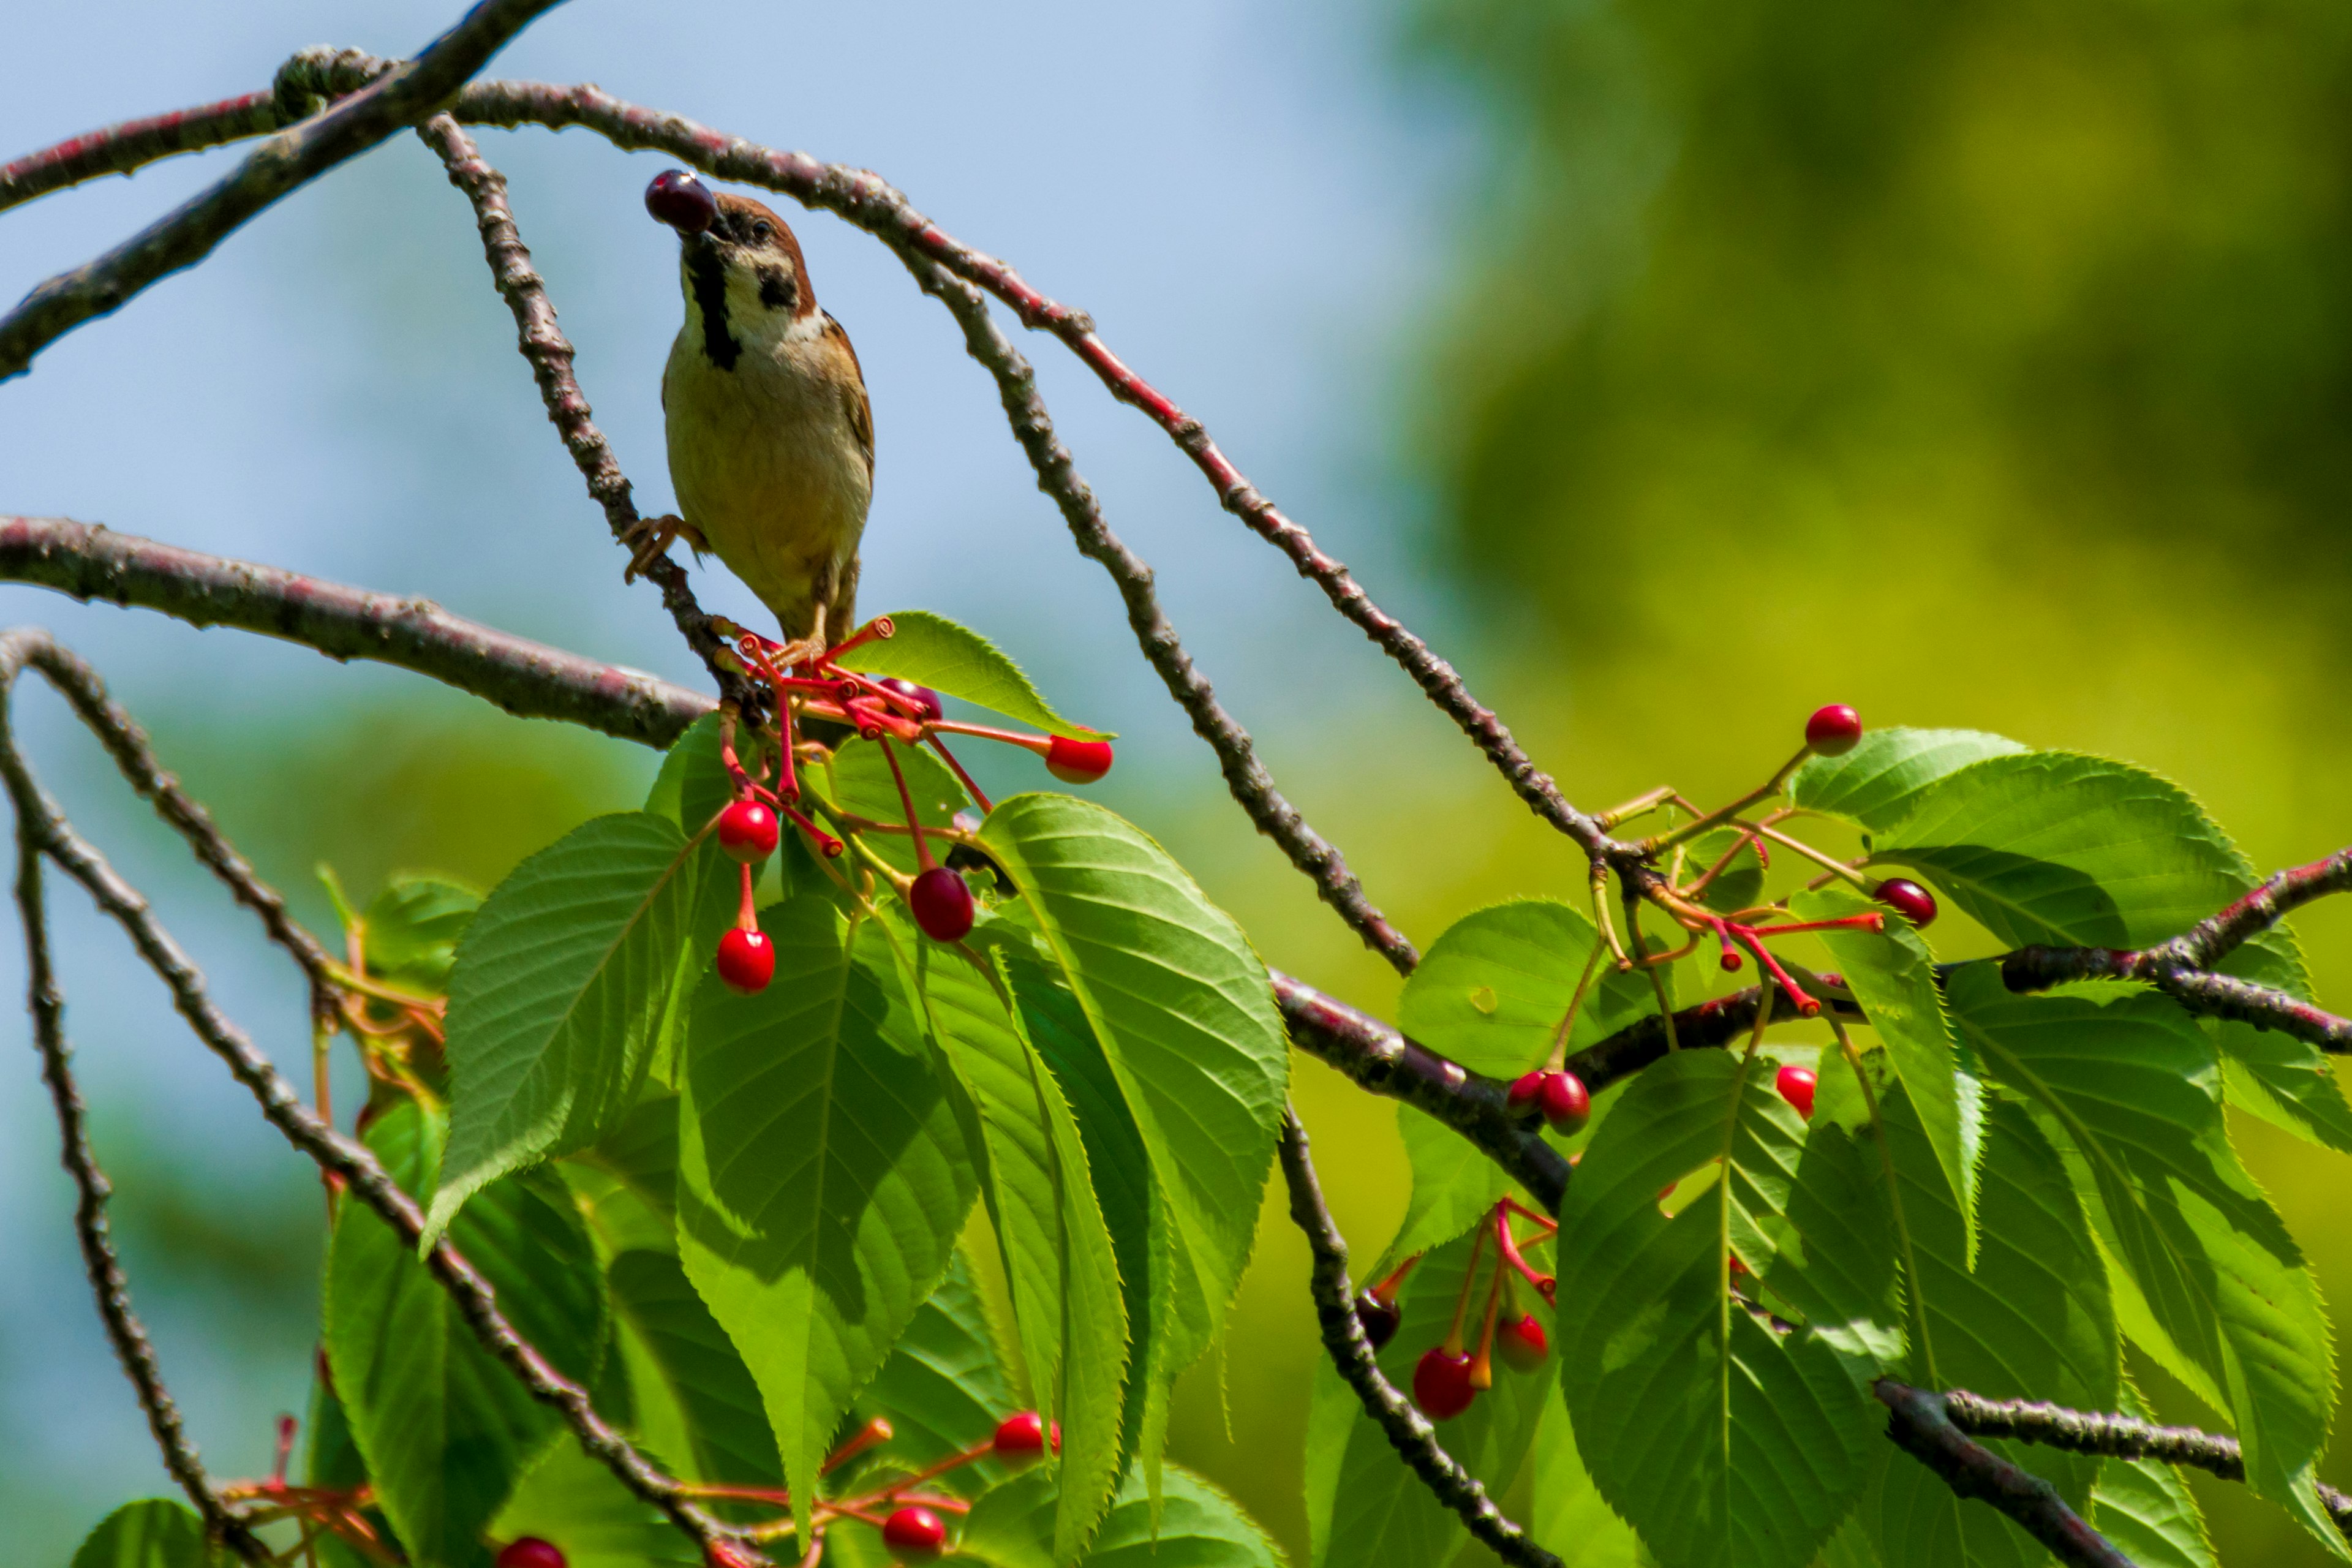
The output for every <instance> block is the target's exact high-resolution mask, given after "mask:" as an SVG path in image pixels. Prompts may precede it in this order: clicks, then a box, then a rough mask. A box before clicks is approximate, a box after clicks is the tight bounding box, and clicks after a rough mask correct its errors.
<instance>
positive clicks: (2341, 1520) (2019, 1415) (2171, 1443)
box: [1943, 1388, 2352, 1537]
mask: <svg viewBox="0 0 2352 1568" xmlns="http://www.w3.org/2000/svg"><path fill="white" fill-rule="evenodd" d="M1943 1398H1944V1413H1945V1415H1948V1416H1949V1417H1950V1419H1951V1423H1952V1425H1953V1426H1957V1427H1958V1428H1959V1429H1960V1430H1961V1431H1963V1432H1966V1433H1968V1434H1969V1436H1976V1437H2014V1438H2016V1439H2017V1440H2018V1441H2020V1442H2022V1443H2040V1444H2042V1446H2044V1447H2052V1448H2063V1449H2065V1450H2066V1451H2067V1452H2069V1453H2074V1454H2100V1455H2105V1457H2107V1458H2116V1459H2160V1460H2162V1461H2163V1462H2164V1463H2166V1464H2168V1465H2191V1466H2194V1467H2195V1468H2198V1469H2200V1470H2204V1471H2207V1472H2209V1473H2210V1474H2212V1475H2216V1476H2219V1477H2221V1479H2223V1480H2225V1481H2242V1480H2244V1479H2246V1461H2245V1457H2244V1455H2243V1454H2242V1451H2241V1450H2240V1449H2239V1447H2238V1440H2237V1439H2236V1438H2235V1437H2224V1436H2216V1435H2215V1434H2213V1433H2210V1432H2200V1431H2199V1430H2198V1429H2197V1428H2196V1427H2194V1426H2157V1425H2156V1424H2155V1423H2153V1422H2149V1421H2142V1420H2140V1419H2138V1418H2137V1416H2131V1415H2101V1414H2094V1413H2091V1412H2087V1411H2082V1410H2068V1409H2066V1408H2064V1407H2063V1406H2062V1405H2045V1404H2042V1403H2041V1402H2040V1401H2038V1400H2027V1399H1987V1398H1985V1397H1984V1396H1983V1395H1981V1394H1970V1393H1969V1392H1968V1390H1966V1389H1963V1388H1956V1389H1953V1390H1952V1391H1951V1392H1949V1393H1948V1394H1945V1395H1944V1396H1943ZM2318 1491H2319V1500H2320V1502H2321V1504H2322V1505H2323V1506H2325V1507H2326V1510H2327V1517H2328V1518H2329V1519H2330V1520H2332V1521H2334V1522H2335V1525H2336V1529H2337V1530H2339V1531H2343V1532H2344V1533H2345V1535H2346V1536H2347V1537H2352V1497H2347V1496H2345V1494H2344V1493H2342V1492H2340V1491H2337V1490H2336V1489H2335V1488H2334V1487H2330V1486H2321V1487H2319V1489H2318Z"/></svg>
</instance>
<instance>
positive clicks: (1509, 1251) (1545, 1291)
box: [1495, 1210, 1559, 1306]
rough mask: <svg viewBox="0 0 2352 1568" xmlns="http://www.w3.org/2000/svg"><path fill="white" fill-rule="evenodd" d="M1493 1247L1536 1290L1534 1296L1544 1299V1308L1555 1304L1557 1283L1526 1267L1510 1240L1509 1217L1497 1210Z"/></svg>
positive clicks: (1516, 1246)
mask: <svg viewBox="0 0 2352 1568" xmlns="http://www.w3.org/2000/svg"><path fill="white" fill-rule="evenodd" d="M1495 1245H1496V1247H1498V1248H1500V1249H1501V1251H1502V1254H1503V1261H1505V1262H1506V1263H1508V1264H1509V1265H1510V1266H1511V1267H1512V1268H1516V1269H1517V1270H1518V1272H1519V1277H1520V1278H1521V1279H1525V1280H1526V1281H1527V1282H1528V1284H1530V1285H1532V1286H1534V1287H1535V1288H1536V1294H1537V1295H1538V1296H1541V1297H1542V1298H1543V1299H1544V1304H1545V1305H1546V1306H1553V1305H1556V1304H1557V1303H1555V1302H1554V1301H1553V1300H1552V1292H1553V1291H1555V1290H1557V1289H1559V1282H1558V1281H1557V1280H1555V1279H1553V1278H1552V1277H1551V1276H1550V1275H1549V1274H1538V1273H1537V1272H1536V1271H1535V1270H1534V1269H1533V1268H1529V1267H1528V1260H1527V1259H1526V1258H1522V1257H1521V1256H1519V1247H1518V1243H1517V1242H1516V1241H1514V1240H1512V1239H1511V1221H1510V1216H1509V1215H1505V1214H1503V1213H1502V1212H1500V1211H1499V1210H1497V1211H1496V1215H1495Z"/></svg>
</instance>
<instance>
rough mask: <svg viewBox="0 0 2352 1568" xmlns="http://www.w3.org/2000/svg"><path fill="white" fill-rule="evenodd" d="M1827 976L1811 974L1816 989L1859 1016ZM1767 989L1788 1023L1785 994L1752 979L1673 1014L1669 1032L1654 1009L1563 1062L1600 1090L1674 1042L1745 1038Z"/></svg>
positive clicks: (1777, 1019) (1840, 1009)
mask: <svg viewBox="0 0 2352 1568" xmlns="http://www.w3.org/2000/svg"><path fill="white" fill-rule="evenodd" d="M1828 979H1829V977H1828V976H1826V975H1821V976H1815V977H1814V980H1813V984H1812V986H1811V989H1812V991H1813V994H1814V995H1815V996H1816V997H1817V998H1818V999H1819V1000H1820V1001H1821V1002H1822V1004H1823V1005H1826V1006H1827V1007H1828V1008H1829V1009H1830V1010H1831V1011H1832V1012H1833V1013H1835V1014H1837V1015H1838V1016H1840V1017H1842V1018H1849V1019H1861V1018H1862V1016H1863V1014H1862V1009H1861V1008H1860V1007H1858V1006H1856V1005H1855V1004H1854V1000H1853V997H1852V996H1851V995H1850V994H1847V993H1845V992H1844V991H1843V990H1842V989H1834V988H1832V986H1831V985H1829V984H1826V982H1827V981H1828ZM1767 994H1769V995H1770V996H1771V998H1772V1022H1774V1023H1776V1024H1780V1023H1788V1022H1790V1021H1793V1020H1794V1019H1796V1018H1798V1017H1801V1016H1802V1015H1801V1014H1800V1013H1799V1012H1798V1011H1797V1005H1796V1003H1794V1002H1792V1001H1790V998H1789V994H1788V993H1787V992H1785V991H1783V990H1781V989H1780V987H1779V986H1777V985H1774V986H1771V987H1769V989H1768V988H1764V987H1759V986H1754V985H1751V986H1749V987H1748V989H1747V990H1745V991H1730V992H1726V993H1725V994H1723V995H1720V996H1717V997H1713V998H1711V999H1709V1000H1707V1001H1705V1002H1701V1003H1699V1004H1697V1005H1695V1006H1690V1007H1685V1008H1683V1009H1681V1010H1680V1011H1678V1012H1677V1013H1675V1026H1674V1031H1673V1033H1672V1035H1671V1037H1670V1036H1669V1035H1668V1033H1667V1030H1666V1026H1665V1021H1664V1018H1663V1017H1662V1016H1660V1015H1658V1014H1655V1013H1652V1014H1650V1015H1649V1016H1647V1017H1643V1018H1638V1019H1636V1020H1634V1021H1633V1023H1631V1024H1628V1025H1626V1026H1624V1027H1623V1028H1622V1029H1620V1030H1618V1031H1617V1032H1616V1033H1615V1034H1613V1035H1611V1036H1610V1037H1608V1038H1606V1039H1603V1040H1597V1041H1595V1042H1594V1043H1593V1044H1591V1045H1590V1046H1587V1047H1584V1049H1582V1050H1580V1051H1579V1052H1577V1053H1576V1054H1575V1055H1574V1056H1572V1057H1570V1058H1568V1060H1567V1062H1566V1063H1565V1064H1563V1065H1564V1066H1565V1067H1566V1068H1567V1069H1568V1070H1569V1071H1570V1072H1572V1073H1574V1074H1575V1075H1576V1076H1577V1077H1578V1078H1580V1079H1583V1080H1584V1087H1585V1088H1586V1089H1590V1090H1591V1091H1592V1092H1593V1093H1595V1094H1598V1093H1600V1092H1601V1090H1602V1089H1605V1088H1607V1087H1608V1086H1609V1085H1611V1084H1612V1083H1615V1082H1617V1081H1618V1080H1619V1079H1627V1078H1631V1077H1633V1075H1634V1074H1635V1073H1637V1072H1639V1071H1641V1070H1642V1069H1643V1068H1645V1067H1648V1066H1649V1065H1650V1064H1651V1063H1652V1062H1654V1061H1656V1060H1658V1059H1659V1058H1662V1057H1664V1055H1665V1054H1666V1052H1667V1051H1668V1050H1670V1049H1674V1048H1675V1047H1680V1048H1682V1049H1685V1050H1687V1049H1689V1048H1690V1047H1693V1046H1709V1047H1721V1046H1728V1045H1730V1044H1732V1043H1733V1042H1734V1041H1737V1040H1744V1039H1746V1038H1747V1037H1748V1034H1749V1033H1750V1032H1751V1031H1753V1030H1754V1028H1755V1027H1756V1009H1757V1007H1758V1006H1759V1005H1760V1004H1761V1000H1762V998H1763V997H1764V996H1765V995H1767Z"/></svg>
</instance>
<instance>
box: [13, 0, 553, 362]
mask: <svg viewBox="0 0 2352 1568" xmlns="http://www.w3.org/2000/svg"><path fill="white" fill-rule="evenodd" d="M558 3H559V0H481V3H480V4H479V5H476V6H475V7H474V8H473V9H472V10H471V11H468V12H467V13H466V15H465V16H463V17H462V18H461V19H460V20H459V21H458V23H457V26H454V27H451V28H450V29H449V30H448V31H447V32H446V33H444V34H442V35H441V36H440V37H438V38H436V39H435V40H434V41H433V42H432V43H431V44H430V45H428V46H427V47H425V51H424V52H423V53H421V54H419V55H418V56H417V57H416V58H415V59H413V60H406V61H402V62H400V63H397V64H394V65H393V66H392V67H391V68H389V69H387V70H386V71H384V72H383V74H382V75H381V76H379V77H377V78H375V79H373V80H372V81H370V82H369V83H367V84H366V85H365V86H363V87H362V88H360V89H359V90H357V91H355V92H353V93H352V95H351V96H350V97H348V98H346V99H343V100H341V101H340V102H338V103H336V104H335V105H334V106H333V107H331V108H330V109H328V110H326V111H325V112H324V113H322V114H320V115H319V116H317V117H316V118H314V119H311V120H308V121H303V122H302V123H301V124H299V125H297V126H294V127H292V128H291V129H289V130H286V131H281V132H278V134H277V135H275V136H273V137H272V138H270V139H269V141H268V142H265V143H263V144H262V145H261V146H260V147H258V148H257V149H256V150H255V151H254V152H253V153H251V154H250V155H249V156H247V159H246V160H245V162H244V163H241V164H239V165H238V166H237V168H236V172H235V173H234V174H230V175H228V176H227V177H226V179H223V180H221V181H220V182H219V183H218V184H215V185H213V186H212V187H211V188H210V189H208V190H206V191H205V192H203V193H202V194H200V195H196V196H194V197H193V198H191V199H190V200H188V201H187V202H184V203H183V204H182V205H180V206H179V207H177V208H175V209H174V210H173V211H172V212H170V213H167V214H166V215H164V216H163V217H161V218H159V219H157V220H156V221H155V222H154V223H152V224H150V225H149V226H147V227H146V228H144V229H142V230H141V231H140V232H139V233H137V234H135V235H133V236H131V237H130V238H129V239H127V240H124V241H123V242H122V243H121V245H118V246H116V247H114V248H113V249H111V250H110V251H108V252H107V253H106V254H105V255H103V256H100V257H99V258H97V259H96V260H93V261H89V262H86V263H84V264H83V265H81V266H79V267H77V268H74V269H73V270H72V271H70V272H61V273H59V274H58V276H57V277H55V278H52V279H49V280H48V281H47V282H46V283H43V284H41V285H40V286H39V287H38V288H37V289H34V290H33V291H32V292H31V293H30V294H27V295H26V296H25V298H24V300H23V301H22V302H21V303H20V304H18V305H17V306H16V309H15V310H11V311H9V312H8V313H7V315H5V316H0V381H5V380H7V379H9V378H10V377H12V376H17V375H22V374H24V373H25V372H26V369H27V368H29V367H30V366H31V364H32V363H33V356H34V355H35V354H37V353H40V351H41V350H42V349H43V348H45V347H47V345H48V344H50V343H52V342H56V341H57V340H58V338H59V337H61V336H63V335H64V334H65V333H67V332H68V331H72V330H73V329H74V328H76V327H78V326H80V325H81V324H82V323H83V322H85V321H90V320H93V319H94V318H96V317H99V316H103V315H106V314H108V313H109V312H110V311H112V310H117V309H119V308H121V305H122V304H123V303H124V302H125V301H126V300H130V299H131V297H132V296H133V295H135V294H137V293H139V292H140V291H141V290H142V289H145V288H146V287H147V286H148V285H149V284H151V283H153V282H154V281H155V280H156V279H160V278H163V277H165V276H167V275H168V274H170V273H173V272H177V271H179V270H180V269H181V268H186V267H193V266H194V265H195V264H196V263H197V262H199V261H202V260H203V259H204V258H205V257H207V256H209V255H211V254H212V251H213V247H215V246H216V245H218V244H219V243H220V242H221V241H222V240H223V239H225V238H226V237H227V236H228V235H229V234H230V232H231V231H233V230H235V229H236V228H237V227H238V226H240V225H242V224H244V223H245V222H246V220H247V219H248V218H251V217H252V216H255V215H256V214H257V213H259V212H261V211H262V210H263V209H264V208H266V207H268V205H270V204H272V203H273V202H276V201H277V200H278V198H280V197H281V196H284V195H288V194H289V193H290V192H292V191H294V190H296V189H298V188H299V187H300V186H302V185H304V184H308V183H310V181H311V180H314V179H316V178H318V177H319V176H320V174H325V173H326V172H327V171H328V170H330V169H331V168H333V167H335V166H336V165H337V164H339V163H344V162H346V161H347V160H349V159H352V158H355V157H357V156H359V155H360V154H361V153H364V152H366V151H367V150H368V149H369V148H371V147H373V146H374V145H375V144H376V143H377V142H382V141H383V140H384V139H385V138H386V137H388V136H390V135H391V134H392V133H393V132H395V131H397V130H399V129H400V128H401V127H402V126H404V125H406V124H409V123H411V122H413V121H417V120H420V119H422V118H424V117H425V115H426V114H428V113H430V112H432V110H434V109H435V108H436V106H438V105H439V104H440V103H441V102H442V101H443V100H446V99H447V98H448V97H449V95H450V94H451V93H452V92H454V91H456V90H457V87H458V85H459V84H460V83H462V82H464V81H465V79H467V77H470V76H472V75H473V74H474V73H475V72H476V71H478V70H479V69H481V68H482V67H483V66H485V65H487V64H488V63H489V58H490V57H491V56H492V55H494V54H496V53H498V51H499V48H500V47H502V46H503V45H504V44H505V43H506V41H507V40H508V39H509V38H511V37H514V35H515V34H517V33H519V32H520V31H522V29H523V28H524V27H526V26H529V25H530V23H531V22H532V20H534V19H535V18H536V17H537V16H539V15H540V13H541V12H542V11H545V10H547V9H549V8H550V7H551V6H552V5H556V4H558ZM185 144H186V142H185V141H184V139H183V140H181V141H180V142H177V143H176V144H174V145H172V146H167V147H164V148H163V151H164V152H172V151H177V150H178V149H179V147H180V146H184V145H185Z"/></svg>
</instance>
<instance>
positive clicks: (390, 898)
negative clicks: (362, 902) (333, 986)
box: [361, 873, 482, 996]
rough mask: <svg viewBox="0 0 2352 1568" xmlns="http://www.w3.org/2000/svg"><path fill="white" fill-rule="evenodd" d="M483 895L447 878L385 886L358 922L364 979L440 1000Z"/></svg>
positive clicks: (416, 877)
mask: <svg viewBox="0 0 2352 1568" xmlns="http://www.w3.org/2000/svg"><path fill="white" fill-rule="evenodd" d="M481 907H482V895H481V893H480V892H479V891H478V889H473V888H469V887H467V885H466V884H465V883H463V882H459V881H454V880H452V879H449V878H446V877H434V876H425V875H421V874H415V873H406V874H403V875H401V876H397V877H394V878H393V879H390V880H389V881H387V882H385V883H384V885H383V889H381V890H380V891H379V892H378V893H377V894H376V896H375V897H374V898H373V899H372V900H369V901H368V907H367V913H366V914H365V915H363V916H362V918H361V925H362V942H363V943H364V946H363V949H362V951H363V952H365V954H366V956H367V967H368V973H370V974H373V975H374V976H375V977H377V978H378V979H381V980H387V981H390V982H391V983H392V984H394V985H399V986H403V987H404V988H406V989H408V990H412V991H420V992H423V993H425V994H427V995H431V996H439V995H441V994H445V993H446V992H447V990H448V989H449V966H450V965H451V963H454V962H455V961H456V959H457V944H458V942H461V941H463V940H464V938H465V935H466V928H467V926H469V925H471V924H473V921H474V915H475V912H476V911H477V910H479V909H480V908H481Z"/></svg>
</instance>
